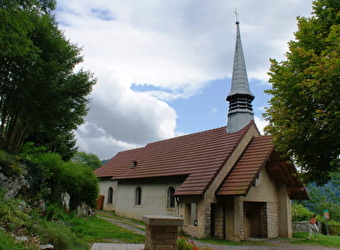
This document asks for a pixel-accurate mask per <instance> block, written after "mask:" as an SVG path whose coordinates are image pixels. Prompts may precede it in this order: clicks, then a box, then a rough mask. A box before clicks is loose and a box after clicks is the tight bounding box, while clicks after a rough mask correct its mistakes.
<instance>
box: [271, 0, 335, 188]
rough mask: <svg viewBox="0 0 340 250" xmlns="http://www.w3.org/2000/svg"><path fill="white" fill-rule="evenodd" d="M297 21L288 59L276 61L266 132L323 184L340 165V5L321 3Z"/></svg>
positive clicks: (310, 178)
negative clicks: (305, 16)
mask: <svg viewBox="0 0 340 250" xmlns="http://www.w3.org/2000/svg"><path fill="white" fill-rule="evenodd" d="M297 20H298V31H297V32H296V33H295V40H294V41H290V42H289V52H288V53H287V54H286V57H287V59H286V60H285V61H282V62H277V61H276V60H273V59H272V60H271V68H270V72H269V75H270V82H271V83H272V89H270V90H267V91H266V92H267V93H269V94H271V95H273V96H272V98H271V100H270V101H269V104H270V106H269V107H268V108H267V109H266V113H265V114H264V117H265V118H266V119H267V120H268V121H269V125H268V126H267V127H266V129H265V131H266V133H268V134H271V135H272V136H273V138H274V141H275V143H276V145H277V146H278V148H279V149H280V150H282V151H283V152H288V153H289V154H290V155H291V156H292V157H293V158H294V159H295V160H296V162H297V163H298V164H299V165H300V166H301V167H302V169H303V172H304V177H305V180H306V181H315V182H316V183H317V184H318V185H321V184H324V183H326V182H327V181H328V180H329V178H330V176H329V174H330V173H332V172H336V171H338V168H339V165H340V163H339V155H340V95H339V93H340V82H339V80H340V50H339V48H340V2H339V1H336V0H316V1H314V3H313V13H312V16H311V17H310V18H304V17H298V18H297Z"/></svg>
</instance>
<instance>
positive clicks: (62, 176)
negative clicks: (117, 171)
mask: <svg viewBox="0 0 340 250" xmlns="http://www.w3.org/2000/svg"><path fill="white" fill-rule="evenodd" d="M29 156H30V157H29V158H27V155H26V156H25V158H26V159H29V160H25V161H24V162H25V165H26V166H28V168H27V169H28V181H29V183H30V189H29V190H28V191H27V192H29V195H30V196H31V198H42V199H44V200H45V201H47V202H48V203H50V204H53V203H54V204H59V205H61V194H62V193H64V192H67V193H68V194H69V195H70V209H71V210H74V209H76V208H77V206H78V205H81V204H82V203H83V202H85V203H86V204H88V205H90V206H91V207H95V205H96V199H97V196H98V192H99V187H98V179H97V177H96V176H95V174H94V173H93V171H92V170H91V169H90V168H87V167H84V166H83V165H81V164H78V163H74V162H71V161H68V162H65V161H63V160H62V158H61V156H60V155H58V154H56V153H40V152H38V153H36V154H34V155H29Z"/></svg>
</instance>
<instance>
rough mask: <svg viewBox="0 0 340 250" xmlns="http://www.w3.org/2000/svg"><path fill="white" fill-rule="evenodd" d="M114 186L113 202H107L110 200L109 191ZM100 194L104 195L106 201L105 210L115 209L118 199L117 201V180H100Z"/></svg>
mask: <svg viewBox="0 0 340 250" xmlns="http://www.w3.org/2000/svg"><path fill="white" fill-rule="evenodd" d="M110 187H112V189H113V199H112V203H107V201H108V191H109V188H110ZM99 195H104V197H105V198H104V202H103V209H104V210H109V211H112V210H115V206H116V203H117V202H116V201H117V197H116V195H117V181H111V180H100V181H99Z"/></svg>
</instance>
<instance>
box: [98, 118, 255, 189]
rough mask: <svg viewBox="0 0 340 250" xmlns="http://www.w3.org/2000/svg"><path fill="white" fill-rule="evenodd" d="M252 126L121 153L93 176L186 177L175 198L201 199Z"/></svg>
mask: <svg viewBox="0 0 340 250" xmlns="http://www.w3.org/2000/svg"><path fill="white" fill-rule="evenodd" d="M253 125H254V123H250V124H249V125H248V126H247V127H245V128H244V129H242V130H240V131H239V132H236V133H232V134H228V133H227V132H226V127H221V128H216V129H211V130H207V131H203V132H199V133H194V134H189V135H184V136H180V137H175V138H172V139H167V140H162V141H157V142H153V143H149V144H147V145H146V146H145V147H142V148H138V149H132V150H127V151H123V152H120V153H118V154H117V155H116V156H115V157H113V158H112V159H111V160H110V161H109V162H107V163H106V164H105V165H104V166H102V167H101V168H99V169H97V170H95V174H96V175H97V176H98V177H102V178H105V177H112V179H115V180H124V179H138V178H150V177H162V176H179V175H187V176H188V177H187V178H186V180H185V181H184V183H183V184H182V185H181V186H180V188H179V189H177V191H176V195H201V194H203V193H204V191H205V190H206V188H207V187H208V186H209V184H210V182H211V181H212V180H213V178H214V177H215V175H216V174H217V173H218V171H219V170H220V169H221V168H222V167H223V165H224V163H225V161H226V160H227V159H228V158H229V156H230V155H231V154H232V152H233V151H234V149H235V147H236V146H237V145H238V144H239V142H240V141H241V139H242V138H243V136H244V135H245V133H246V131H247V130H248V129H249V128H250V126H253ZM133 161H136V162H137V165H136V166H135V167H133V166H134V165H133Z"/></svg>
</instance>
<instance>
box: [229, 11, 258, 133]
mask: <svg viewBox="0 0 340 250" xmlns="http://www.w3.org/2000/svg"><path fill="white" fill-rule="evenodd" d="M236 15H237V13H236ZM239 26H240V23H239V21H236V47H235V54H234V66H233V76H232V80H231V90H230V93H229V95H228V96H227V101H228V102H229V110H228V122H227V132H228V133H234V132H237V131H239V130H241V129H242V128H244V127H245V126H246V125H248V124H249V122H250V121H252V120H254V113H253V105H252V101H253V100H254V98H255V97H254V95H253V94H252V93H251V91H250V89H249V83H248V76H247V69H246V64H245V60H244V54H243V48H242V43H241V36H240V27H239Z"/></svg>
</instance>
